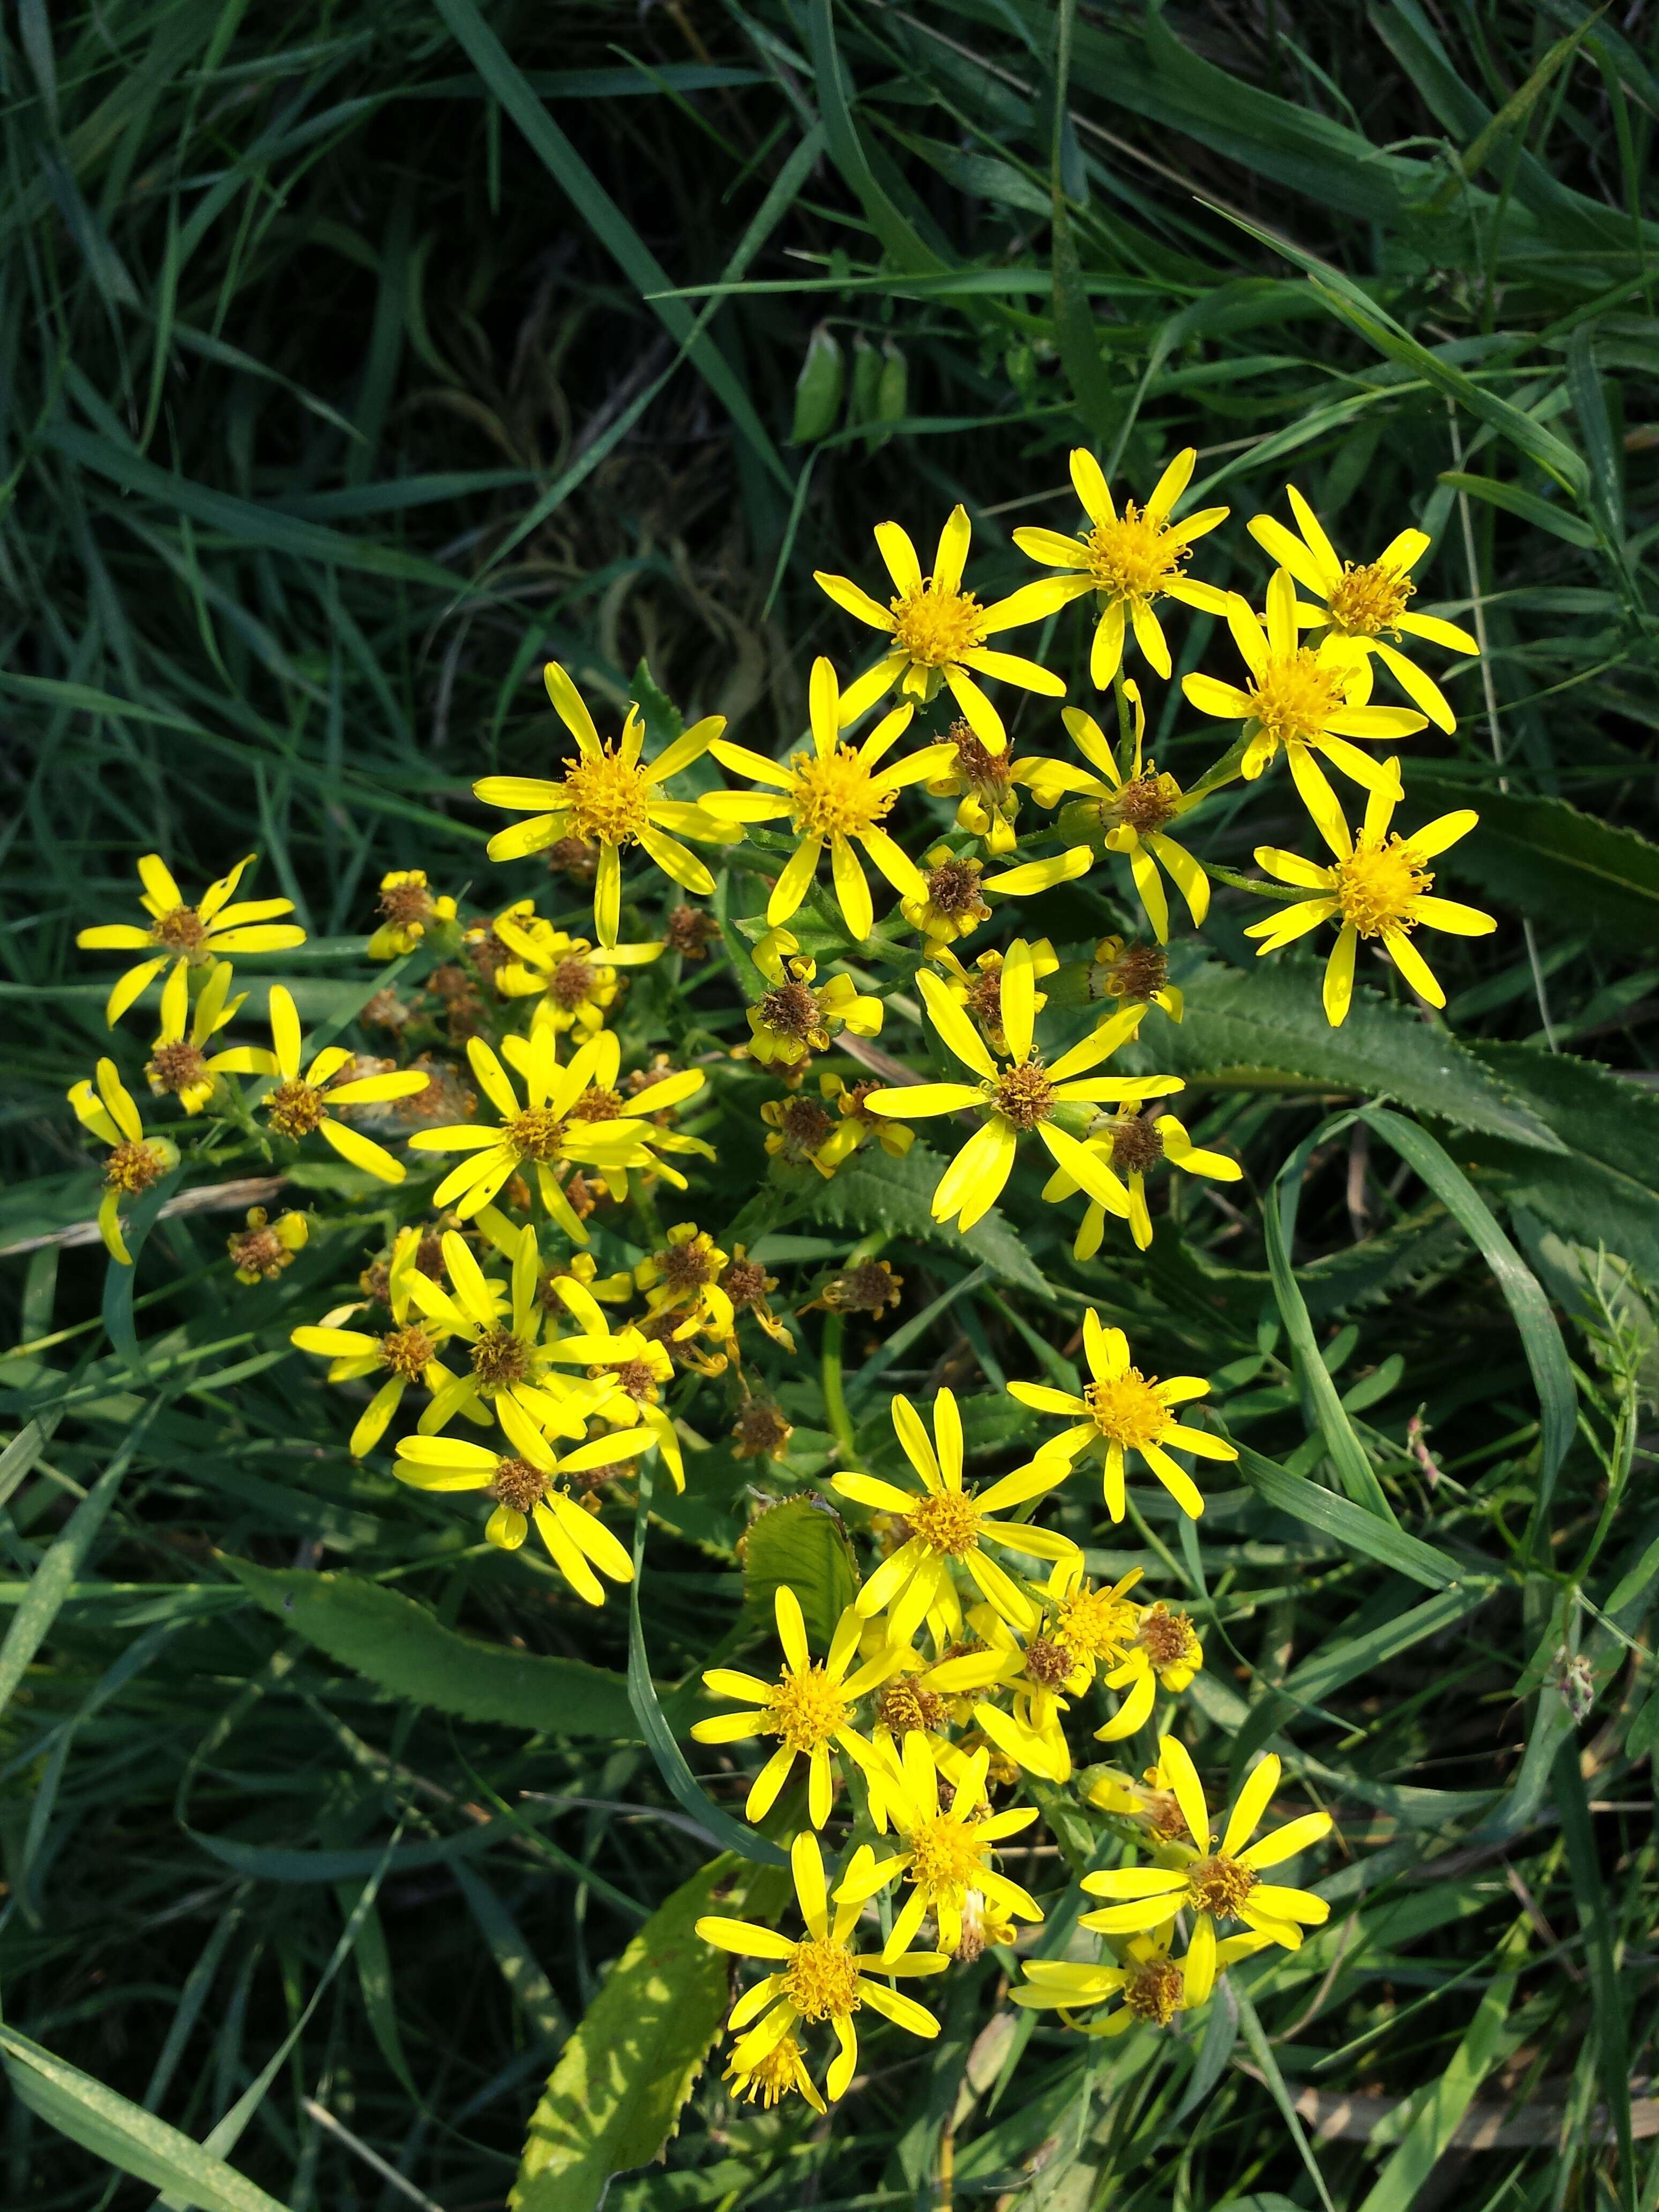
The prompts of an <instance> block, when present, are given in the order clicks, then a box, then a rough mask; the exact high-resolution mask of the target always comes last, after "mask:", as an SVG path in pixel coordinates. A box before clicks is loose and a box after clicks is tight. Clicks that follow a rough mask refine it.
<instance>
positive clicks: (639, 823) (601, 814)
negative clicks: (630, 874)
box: [564, 747, 651, 845]
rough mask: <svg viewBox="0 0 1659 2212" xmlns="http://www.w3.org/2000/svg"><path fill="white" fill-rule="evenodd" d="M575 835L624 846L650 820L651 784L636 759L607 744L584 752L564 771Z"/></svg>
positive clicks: (566, 792)
mask: <svg viewBox="0 0 1659 2212" xmlns="http://www.w3.org/2000/svg"><path fill="white" fill-rule="evenodd" d="M564 788H565V794H566V796H567V798H568V799H569V801H570V828H571V832H572V834H573V835H574V836H577V837H580V838H584V839H588V840H597V841H598V842H599V843H600V844H602V845H625V844H626V843H627V842H629V839H630V838H632V837H636V836H638V835H639V833H640V831H641V829H645V828H647V826H648V824H649V822H650V805H651V787H650V785H649V784H648V783H647V781H646V775H645V770H644V769H643V768H641V766H640V765H639V763H637V762H635V761H629V760H624V759H623V757H622V755H621V754H620V753H617V752H613V751H612V750H611V749H610V748H609V747H607V748H606V749H605V751H603V752H601V753H595V754H592V755H584V756H583V757H582V758H581V759H580V760H578V761H575V762H573V763H572V764H571V766H570V767H569V768H568V769H566V770H565V773H564Z"/></svg>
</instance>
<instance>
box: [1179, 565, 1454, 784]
mask: <svg viewBox="0 0 1659 2212" xmlns="http://www.w3.org/2000/svg"><path fill="white" fill-rule="evenodd" d="M1227 627H1228V629H1231V632H1232V634H1233V642H1234V644H1235V645H1237V647H1238V649H1239V652H1240V653H1241V654H1242V655H1243V659H1244V665H1245V668H1246V670H1247V671H1248V675H1247V681H1246V684H1245V686H1244V688H1243V689H1241V688H1240V686H1238V685H1237V684H1222V683H1220V682H1218V680H1217V679H1216V678H1214V677H1213V676H1187V677H1183V678H1182V685H1181V688H1182V691H1183V692H1184V694H1185V695H1186V698H1187V702H1188V705H1189V706H1194V707H1196V708H1198V710H1199V712H1200V714H1213V715H1215V716H1216V717H1217V718H1218V720H1221V721H1224V722H1242V723H1243V726H1244V727H1243V736H1242V738H1241V739H1240V741H1239V748H1238V750H1237V756H1236V757H1237V773H1238V774H1240V775H1243V778H1244V780H1245V781H1246V782H1247V783H1249V782H1254V781H1255V778H1256V777H1257V776H1259V775H1261V772H1262V771H1263V769H1266V768H1267V767H1269V766H1270V765H1271V764H1272V763H1273V761H1274V760H1275V759H1276V758H1277V757H1278V756H1279V753H1280V752H1281V751H1282V752H1283V753H1284V754H1285V758H1286V759H1287V760H1288V761H1289V762H1290V764H1291V775H1292V776H1293V777H1294V779H1295V781H1296V787H1297V791H1298V792H1300V793H1301V794H1302V799H1303V802H1304V805H1306V806H1307V808H1308V811H1310V813H1311V814H1312V815H1313V816H1314V817H1315V819H1316V820H1317V819H1318V817H1319V813H1320V811H1321V809H1322V808H1323V809H1325V810H1326V811H1328V810H1329V808H1330V807H1332V806H1334V804H1335V799H1334V795H1333V794H1332V792H1331V787H1330V785H1329V784H1328V782H1327V781H1326V778H1325V773H1324V770H1323V769H1322V768H1321V767H1320V765H1319V757H1323V758H1324V759H1326V760H1328V762H1329V763H1331V766H1332V767H1333V768H1336V769H1340V770H1341V771H1342V773H1343V775H1346V776H1349V777H1352V780H1353V781H1354V782H1356V783H1358V784H1363V785H1364V787H1365V789H1366V790H1367V791H1382V790H1394V791H1395V792H1396V793H1397V791H1398V788H1399V786H1398V782H1397V780H1396V775H1395V771H1394V770H1393V769H1390V768H1389V767H1388V766H1387V765H1385V764H1384V763H1382V762H1379V761H1375V760H1373V759H1372V758H1371V757H1370V754H1369V753H1363V752H1361V751H1360V750H1359V748H1358V745H1356V744H1352V743H1351V742H1350V740H1351V739H1352V738H1370V739H1372V740H1374V741H1375V740H1376V739H1384V740H1386V739H1388V738H1408V737H1410V736H1411V735H1412V734H1413V732H1414V731H1417V730H1420V729H1422V728H1423V727H1424V726H1425V717H1424V716H1423V715H1421V714H1413V713H1411V712H1409V711H1408V710H1407V708H1403V707H1369V706H1364V705H1362V704H1361V703H1360V698H1359V695H1360V694H1362V693H1369V690H1370V674H1369V671H1368V670H1367V667H1366V662H1365V655H1364V653H1363V652H1362V651H1360V649H1359V648H1358V647H1357V646H1356V645H1355V644H1354V643H1353V642H1352V640H1351V639H1347V638H1341V637H1338V636H1337V635H1335V634H1334V632H1328V633H1327V635H1326V636H1325V637H1324V639H1323V640H1322V642H1321V644H1320V646H1319V647H1318V649H1317V651H1310V649H1309V647H1306V646H1304V645H1302V644H1299V643H1298V642H1297V602H1296V586H1295V584H1294V582H1293V581H1292V580H1291V574H1290V572H1289V570H1288V569H1285V568H1281V569H1279V572H1278V574H1276V575H1275V576H1274V577H1273V581H1272V582H1271V583H1270V584H1269V585H1268V586H1267V622H1266V627H1265V629H1264V627H1263V625H1262V623H1259V622H1258V621H1257V620H1256V618H1255V615H1254V613H1253V612H1252V611H1251V610H1250V607H1249V602H1248V601H1247V600H1245V599H1242V598H1241V597H1240V596H1239V594H1238V593H1237V592H1230V593H1229V594H1228V599H1227ZM1234 758H1235V756H1234V755H1233V754H1230V755H1229V756H1228V759H1229V761H1230V762H1231V760H1233V759H1234Z"/></svg>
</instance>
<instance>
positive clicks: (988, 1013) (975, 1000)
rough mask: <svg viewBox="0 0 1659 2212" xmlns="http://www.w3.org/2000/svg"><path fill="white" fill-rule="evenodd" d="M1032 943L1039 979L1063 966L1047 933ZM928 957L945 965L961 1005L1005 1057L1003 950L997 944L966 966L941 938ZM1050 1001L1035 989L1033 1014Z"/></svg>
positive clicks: (953, 994)
mask: <svg viewBox="0 0 1659 2212" xmlns="http://www.w3.org/2000/svg"><path fill="white" fill-rule="evenodd" d="M1029 941H1030V947H1031V974H1032V975H1033V976H1034V977H1035V978H1036V981H1038V982H1041V981H1042V978H1043V977H1044V976H1045V975H1054V972H1055V970H1056V969H1058V968H1059V966H1060V961H1059V958H1058V957H1057V955H1056V954H1055V951H1054V946H1053V945H1052V944H1051V943H1050V942H1049V940H1048V938H1046V937H1034V938H1032V939H1030V940H1029ZM927 957H928V958H929V959H930V960H931V961H933V963H934V965H935V966H936V967H939V968H941V969H944V971H945V975H946V976H947V977H948V978H949V979H950V980H949V981H948V983H947V984H946V988H947V989H948V990H949V992H950V994H951V997H952V998H953V999H954V1000H956V1002H957V1006H963V1007H965V1008H966V1009H967V1012H968V1015H969V1019H970V1020H972V1021H973V1022H975V1023H976V1024H977V1025H978V1028H979V1031H980V1034H981V1036H983V1038H984V1039H985V1042H987V1044H988V1045H989V1046H990V1048H991V1049H992V1051H993V1052H994V1053H1000V1054H1001V1055H1002V1056H1003V1057H1004V1058H1005V1059H1006V1057H1007V1053H1008V1040H1007V1038H1006V1036H1004V1034H1003V1029H1002V957H1003V956H1002V954H1001V953H1000V951H997V950H996V948H995V947H994V946H993V947H992V949H991V950H990V951H988V952H981V953H980V954H979V955H978V956H977V957H976V958H975V962H974V964H973V966H972V968H964V967H963V964H962V962H961V960H960V959H959V958H958V957H957V954H956V953H955V952H953V951H951V947H950V946H949V945H944V944H941V943H939V941H938V940H937V939H935V941H934V942H933V944H931V945H929V946H928V947H927ZM1047 1005H1048V993H1047V992H1046V991H1036V992H1034V993H1033V994H1032V998H1031V1012H1032V1013H1033V1015H1034V1016H1035V1015H1037V1014H1040V1013H1041V1012H1042V1009H1043V1008H1044V1007H1045V1006H1047Z"/></svg>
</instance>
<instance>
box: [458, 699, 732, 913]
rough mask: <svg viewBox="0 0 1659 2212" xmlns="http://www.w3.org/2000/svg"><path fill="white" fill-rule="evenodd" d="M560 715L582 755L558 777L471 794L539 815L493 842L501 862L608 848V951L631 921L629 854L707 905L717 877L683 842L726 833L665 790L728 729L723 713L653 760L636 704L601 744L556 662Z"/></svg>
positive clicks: (514, 781)
mask: <svg viewBox="0 0 1659 2212" xmlns="http://www.w3.org/2000/svg"><path fill="white" fill-rule="evenodd" d="M542 677H543V680H544V683H545V684H546V685H547V696H548V697H549V698H550V700H551V701H552V702H553V707H554V711H555V712H556V714H557V715H558V717H559V719H560V720H561V721H562V723H563V724H564V726H565V727H566V729H568V731H569V732H570V734H571V736H572V737H573V738H574V739H575V740H576V754H577V757H576V758H575V760H574V761H573V762H572V763H571V764H570V766H569V767H568V769H566V770H565V771H564V774H563V775H561V776H557V777H544V776H534V775H487V776H485V777H483V780H482V781H480V782H477V783H475V784H474V785H473V787H472V793H473V796H474V798H476V799H479V800H480V801H482V803H483V805H485V806H499V807H502V808H504V809H506V810H507V811H509V812H512V813H520V812H523V811H526V810H529V811H530V812H531V819H530V820H529V821H527V822H515V823H513V827H512V828H511V829H501V830H498V831H497V832H496V834H495V836H493V837H492V838H491V839H490V841H489V857H490V859H491V860H522V859H523V857H524V856H525V854H527V853H540V852H543V851H544V850H545V849H546V848H547V847H548V846H550V845H556V844H559V843H560V842H562V840H564V839H565V838H567V837H574V838H577V839H579V840H580V842H583V843H584V844H588V845H592V846H596V847H597V848H598V850H599V869H598V872H597V874H596V875H595V877H594V879H593V926H594V928H595V931H596V932H597V933H598V936H599V943H600V945H602V946H603V947H604V948H605V951H611V949H612V948H613V947H614V946H615V945H616V942H617V929H618V927H620V925H621V921H622V855H623V848H625V847H626V846H629V845H639V846H640V847H641V848H642V849H643V850H644V852H645V853H646V854H647V856H648V857H649V858H650V859H651V860H654V861H655V862H656V864H657V866H658V867H659V868H660V869H661V870H662V872H663V873H664V874H665V876H668V877H671V878H672V880H673V881H674V882H675V883H677V884H683V885H684V888H685V889H686V890H689V891H694V892H696V894H697V895H698V896H701V897H705V898H706V897H707V896H708V894H709V893H710V892H711V891H712V890H714V878H713V877H712V876H711V875H710V874H709V872H708V869H707V868H706V867H704V866H703V864H702V861H701V860H698V858H697V856H696V854H695V853H693V852H691V851H690V849H689V848H687V847H686V846H685V845H684V844H682V843H681V842H680V840H681V839H682V838H684V837H695V838H696V840H697V841H698V842H699V843H702V844H711V845H713V844H720V843H721V842H723V841H724V839H725V836H726V833H725V831H724V830H723V829H721V828H720V824H719V823H717V822H714V821H713V820H712V819H711V818H710V817H709V816H708V815H707V814H705V813H704V811H702V807H701V806H697V805H688V804H685V803H684V802H683V801H681V800H679V799H667V798H665V797H664V796H663V793H662V790H661V787H662V785H664V784H665V782H666V781H668V779H669V777H670V776H671V775H678V773H679V771H680V770H681V769H684V768H690V765H691V763H692V762H693V761H696V760H701V759H702V756H703V754H704V753H706V752H707V751H708V747H709V744H710V741H711V740H712V739H713V738H716V737H718V735H719V734H720V732H721V731H722V730H723V729H724V728H725V727H726V717H725V715H724V714H707V715H705V716H704V717H703V719H702V721H700V722H694V723H693V724H692V726H691V727H690V729H689V730H687V731H686V732H685V733H684V736H683V737H678V738H675V739H674V740H673V742H672V744H668V745H665V746H664V748H663V750H662V751H661V752H659V754H658V755H657V757H656V758H655V760H653V761H647V760H646V759H644V758H642V757H641V756H642V755H643V753H644V750H645V723H644V721H643V720H641V714H640V710H639V708H638V707H637V706H630V707H629V709H628V718H627V720H626V721H625V722H624V723H623V733H622V737H621V739H620V741H619V742H618V743H617V744H615V745H607V744H601V743H600V742H599V732H598V731H597V730H596V729H595V728H594V726H593V717H592V715H591V714H589V713H588V711H587V708H586V704H585V703H584V702H583V699H582V695H581V693H580V691H578V690H577V689H576V687H575V685H574V684H573V683H572V682H571V680H570V678H569V677H568V675H567V674H566V673H565V671H564V670H563V669H562V668H561V667H560V665H559V664H558V662H557V661H556V660H550V661H549V662H548V664H547V665H546V666H545V668H544V669H543V671H542Z"/></svg>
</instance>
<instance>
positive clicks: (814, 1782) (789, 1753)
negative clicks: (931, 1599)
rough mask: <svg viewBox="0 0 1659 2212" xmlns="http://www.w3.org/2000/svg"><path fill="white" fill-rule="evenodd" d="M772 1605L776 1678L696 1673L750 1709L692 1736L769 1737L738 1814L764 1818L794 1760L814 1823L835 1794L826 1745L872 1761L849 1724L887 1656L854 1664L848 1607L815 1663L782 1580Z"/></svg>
mask: <svg viewBox="0 0 1659 2212" xmlns="http://www.w3.org/2000/svg"><path fill="white" fill-rule="evenodd" d="M772 1605H773V1611H774V1613H775V1615H776V1619H777V1625H778V1641H779V1643H780V1644H781V1645H782V1646H783V1662H784V1663H783V1666H782V1668H781V1670H780V1672H779V1674H778V1678H777V1680H776V1681H775V1682H763V1680H761V1679H760V1677H759V1675H757V1674H741V1673H739V1672H738V1669H737V1668H733V1667H713V1668H709V1670H708V1673H707V1674H705V1675H704V1676H703V1678H702V1679H703V1681H704V1684H705V1685H706V1686H707V1687H708V1688H709V1689H710V1690H712V1691H713V1692H714V1694H715V1696H716V1697H718V1698H737V1699H741V1700H742V1702H743V1703H744V1705H747V1706H749V1707H750V1708H751V1710H750V1711H747V1712H738V1713H721V1714H720V1715H719V1716H718V1717H717V1718H715V1719H713V1720H706V1721H698V1722H697V1723H696V1724H695V1726H694V1727H693V1729H692V1730H691V1734H692V1737H693V1739H694V1740H695V1741H696V1742H698V1743H744V1742H747V1741H749V1740H750V1738H752V1737H755V1736H766V1735H775V1736H776V1737H777V1738H778V1747H777V1749H776V1750H775V1752H774V1753H772V1755H771V1757H770V1758H769V1759H768V1760H767V1762H766V1764H765V1765H764V1766H763V1767H762V1769H761V1771H760V1772H759V1773H758V1774H757V1776H756V1777H755V1779H754V1782H753V1783H752V1784H751V1785H750V1791H749V1796H748V1799H747V1801H746V1802H745V1803H744V1819H745V1820H762V1819H763V1818H764V1817H765V1815H766V1814H768V1813H769V1812H770V1811H771V1809H772V1807H773V1806H774V1804H775V1803H776V1802H777V1796H778V1792H779V1791H780V1790H781V1789H782V1788H783V1785H784V1784H785V1783H786V1782H787V1780H788V1779H789V1775H790V1771H791V1770H792V1768H793V1765H794V1764H795V1761H796V1759H805V1761H806V1774H807V1799H806V1802H807V1812H808V1815H809V1817H810V1819H811V1823H812V1826H814V1827H815V1828H821V1827H822V1826H823V1824H824V1822H825V1821H826V1820H828V1819H829V1808H830V1805H831V1802H833V1799H834V1795H835V1786H836V1785H835V1774H834V1770H833V1768H832V1766H831V1764H830V1758H829V1753H830V1749H831V1747H832V1746H833V1747H836V1749H838V1750H840V1751H842V1752H843V1753H846V1755H847V1756H848V1758H849V1759H855V1760H856V1761H857V1762H858V1764H859V1765H860V1766H865V1765H868V1764H869V1763H870V1761H871V1759H873V1757H874V1755H875V1754H874V1753H873V1752H872V1750H871V1747H870V1745H869V1742H868V1741H867V1740H866V1738H865V1737H864V1736H863V1735H860V1733H859V1731H858V1729H855V1728H854V1725H853V1718H854V1707H855V1706H856V1705H857V1704H858V1701H859V1699H860V1698H861V1697H862V1696H863V1695H864V1693H865V1692H866V1690H870V1689H873V1688H874V1686H875V1685H876V1684H877V1683H878V1682H879V1681H880V1680H882V1679H883V1677H884V1675H885V1674H889V1673H890V1671H891V1668H892V1664H893V1662H892V1661H891V1660H890V1659H888V1658H885V1657H883V1658H879V1659H877V1660H874V1661H872V1662H869V1663H867V1664H866V1665H865V1666H862V1667H858V1668H854V1666H853V1662H854V1660H855V1659H856V1658H857V1657H858V1653H859V1635H860V1631H861V1630H862V1628H863V1626H864V1622H863V1619H862V1617H861V1616H860V1614H859V1613H857V1612H855V1611H854V1608H853V1607H851V1606H848V1608H847V1610H846V1611H845V1612H844V1613H842V1617H841V1619H840V1620H839V1621H837V1622H836V1632H835V1635H834V1636H833V1638H831V1639H830V1644H829V1656H828V1658H827V1659H824V1660H822V1661H819V1660H815V1659H814V1658H813V1656H812V1654H811V1650H810V1649H809V1647H808V1644H807V1641H806V1622H805V1617H804V1616H803V1614H802V1613H801V1609H800V1600H799V1598H798V1597H797V1596H796V1595H795V1593H794V1592H793V1590H792V1589H790V1588H789V1586H788V1584H787V1583H779V1584H778V1586H777V1589H775V1591H774V1592H773V1597H772ZM849 1669H851V1670H852V1671H851V1672H849V1671H848V1670H849Z"/></svg>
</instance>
